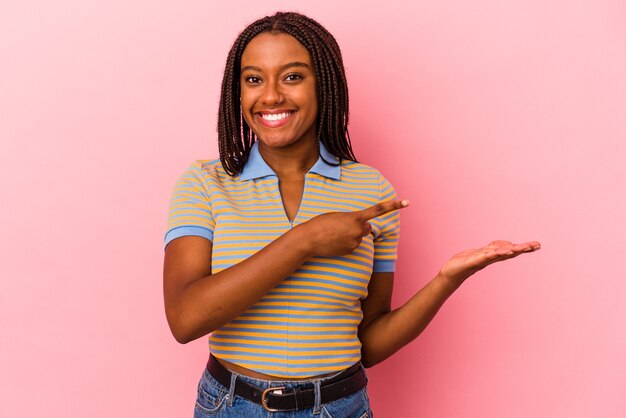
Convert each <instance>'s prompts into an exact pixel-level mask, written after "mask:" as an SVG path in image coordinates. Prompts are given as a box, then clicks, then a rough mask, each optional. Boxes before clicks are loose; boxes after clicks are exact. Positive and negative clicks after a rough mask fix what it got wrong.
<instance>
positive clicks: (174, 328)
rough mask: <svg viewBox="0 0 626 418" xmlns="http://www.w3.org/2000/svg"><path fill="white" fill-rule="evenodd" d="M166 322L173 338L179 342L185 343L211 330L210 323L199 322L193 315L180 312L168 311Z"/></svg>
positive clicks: (212, 328)
mask: <svg viewBox="0 0 626 418" xmlns="http://www.w3.org/2000/svg"><path fill="white" fill-rule="evenodd" d="M166 316H167V322H168V324H169V327H170V331H171V333H172V335H173V336H174V339H176V341H177V342H178V343H180V344H187V343H189V342H191V341H195V340H197V339H198V338H201V337H204V336H205V335H208V334H210V333H211V332H213V330H214V328H215V327H213V326H211V324H207V323H199V322H198V320H195V319H194V318H193V317H189V316H188V315H183V314H180V313H175V312H169V313H168V314H167V315H166Z"/></svg>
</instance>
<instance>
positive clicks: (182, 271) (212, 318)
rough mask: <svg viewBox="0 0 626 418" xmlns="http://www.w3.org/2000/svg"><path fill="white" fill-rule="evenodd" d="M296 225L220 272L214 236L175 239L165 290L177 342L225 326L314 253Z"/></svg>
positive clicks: (168, 255) (169, 250) (167, 262)
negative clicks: (214, 264) (213, 269)
mask: <svg viewBox="0 0 626 418" xmlns="http://www.w3.org/2000/svg"><path fill="white" fill-rule="evenodd" d="M296 229H297V228H294V229H291V230H289V231H288V232H287V233H285V234H283V235H282V236H281V237H280V238H278V239H276V240H275V241H273V242H272V243H270V244H269V245H268V246H266V247H265V248H263V249H262V250H260V251H258V252H257V253H256V254H254V255H252V256H251V257H249V258H247V259H246V260H243V261H242V262H240V263H238V264H235V265H233V266H231V267H229V268H227V269H225V270H222V271H220V272H219V273H216V274H211V248H212V245H213V244H212V242H211V241H209V240H208V239H206V238H203V237H196V236H184V237H180V238H177V239H175V240H173V241H172V242H170V243H169V245H168V246H167V248H166V249H165V261H164V265H163V293H164V299H165V313H166V316H167V321H168V323H169V326H170V329H171V331H172V334H174V338H176V341H178V342H180V343H183V344H185V343H187V342H189V341H193V340H195V339H197V338H200V337H202V336H204V335H206V334H208V333H210V332H212V331H213V330H215V329H217V328H219V327H220V326H222V325H224V324H225V323H227V322H228V321H230V320H231V319H233V318H235V317H237V316H238V315H239V314H240V313H242V312H243V311H245V310H246V309H248V308H249V307H250V306H252V304H254V303H255V302H256V301H258V300H259V299H261V298H262V297H263V296H264V295H265V294H266V293H267V292H269V291H270V290H271V289H272V288H273V287H274V286H276V285H277V284H278V283H279V282H280V281H281V280H283V279H284V278H285V277H287V276H289V274H291V273H293V272H294V271H295V270H296V269H297V268H298V267H299V266H300V265H301V264H302V263H304V261H305V260H306V259H307V258H308V256H309V255H308V254H309V252H308V250H307V248H306V247H305V245H303V244H304V241H303V240H302V239H300V238H299V237H298V235H299V232H298V231H297V230H296Z"/></svg>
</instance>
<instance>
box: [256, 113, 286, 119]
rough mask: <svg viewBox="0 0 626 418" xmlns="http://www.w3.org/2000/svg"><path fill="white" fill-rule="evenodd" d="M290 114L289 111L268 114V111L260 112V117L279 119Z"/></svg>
mask: <svg viewBox="0 0 626 418" xmlns="http://www.w3.org/2000/svg"><path fill="white" fill-rule="evenodd" d="M289 115H291V112H284V113H273V114H269V113H261V117H262V118H263V119H265V120H280V119H285V118H286V117H287V116H289Z"/></svg>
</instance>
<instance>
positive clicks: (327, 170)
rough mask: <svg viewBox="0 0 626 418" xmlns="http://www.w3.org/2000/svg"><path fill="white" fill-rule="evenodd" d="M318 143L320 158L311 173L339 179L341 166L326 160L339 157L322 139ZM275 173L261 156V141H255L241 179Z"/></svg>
mask: <svg viewBox="0 0 626 418" xmlns="http://www.w3.org/2000/svg"><path fill="white" fill-rule="evenodd" d="M318 144H320V158H318V159H317V162H316V163H315V164H313V167H311V169H310V170H309V173H316V174H319V175H322V176H324V177H328V178H331V179H335V180H339V179H340V178H341V167H340V166H338V165H336V166H335V165H330V164H328V163H327V162H326V161H330V162H332V161H337V157H335V156H334V155H332V154H331V153H330V152H328V150H327V149H326V147H325V146H324V144H322V143H321V142H320V141H318ZM324 160H326V161H324ZM275 175H276V173H274V170H272V168H271V167H270V166H269V165H267V163H266V162H265V160H264V159H263V157H262V156H261V153H260V152H259V143H258V142H255V143H254V144H253V145H252V148H251V149H250V154H249V155H248V161H246V164H245V165H244V166H243V170H242V171H241V175H240V177H239V179H240V180H251V179H258V178H260V177H266V176H275Z"/></svg>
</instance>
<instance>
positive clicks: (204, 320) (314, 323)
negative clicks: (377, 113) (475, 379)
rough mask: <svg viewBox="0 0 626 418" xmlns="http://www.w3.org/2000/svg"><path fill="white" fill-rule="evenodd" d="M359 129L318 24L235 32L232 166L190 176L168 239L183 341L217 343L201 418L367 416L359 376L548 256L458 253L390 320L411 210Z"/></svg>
mask: <svg viewBox="0 0 626 418" xmlns="http://www.w3.org/2000/svg"><path fill="white" fill-rule="evenodd" d="M347 124H348V93H347V84H346V80H345V75H344V70H343V63H342V59H341V53H340V50H339V47H338V45H337V43H336V41H335V39H334V38H333V37H332V35H331V34H330V33H328V32H327V31H326V30H325V29H324V28H323V27H322V26H321V25H319V24H318V23H317V22H315V21H313V20H312V19H310V18H307V17H305V16H302V15H300V14H296V13H277V14H276V15H274V16H270V17H265V18H263V19H260V20H258V21H256V22H254V23H252V24H251V25H250V26H248V27H247V28H246V29H245V30H244V31H243V32H242V33H241V34H240V35H239V37H238V38H237V40H236V41H235V44H234V45H233V47H232V49H231V51H230V53H229V55H228V59H227V63H226V70H225V74H224V79H223V84H222V94H221V100H220V111H219V124H218V125H219V126H218V138H219V148H220V160H214V161H198V162H196V163H194V164H193V165H192V166H191V167H190V168H189V169H188V170H187V172H186V173H185V174H183V175H182V176H181V178H180V179H179V181H178V183H177V185H176V188H175V190H174V195H173V197H172V202H171V207H170V216H169V223H168V231H167V233H166V243H165V245H166V250H165V265H164V296H165V308H166V314H167V319H168V322H169V325H170V328H171V330H172V333H173V334H174V336H175V338H176V340H177V341H179V342H181V343H186V342H188V341H192V340H194V339H197V338H200V337H202V336H205V335H207V334H211V335H210V337H209V344H210V351H211V353H212V354H211V356H210V358H209V362H208V363H207V367H206V369H205V371H204V373H203V375H202V378H201V380H200V383H199V385H198V399H197V403H196V408H195V416H196V417H201V416H210V415H215V414H219V415H220V416H243V415H246V416H248V417H255V416H272V414H273V413H276V414H279V415H277V416H283V415H280V414H287V415H285V416H294V417H301V416H302V417H304V416H319V415H320V414H323V415H322V416H326V415H328V416H332V417H361V416H371V411H370V408H369V403H368V398H367V392H366V384H367V378H366V376H365V372H364V370H363V367H369V366H372V365H374V364H377V363H379V362H380V361H382V360H384V359H385V358H387V357H389V356H390V355H391V354H393V353H394V352H396V351H397V350H398V349H400V348H401V347H402V346H404V345H406V344H407V343H408V342H410V341H411V340H413V339H414V338H415V337H416V336H417V335H418V334H419V333H420V332H421V331H422V330H423V329H424V328H425V327H426V326H427V324H428V323H429V322H430V320H431V319H432V318H433V316H434V315H435V314H436V312H437V310H438V309H439V307H440V306H441V305H442V304H443V303H444V301H445V300H446V299H447V298H448V297H449V296H450V295H451V294H452V293H453V292H454V291H455V290H456V289H457V288H458V287H459V286H460V285H461V283H463V281H464V280H465V279H466V278H467V277H469V276H470V275H471V274H473V273H475V272H476V271H478V270H480V269H482V268H484V267H485V266H487V265H489V264H491V263H493V262H496V261H501V260H505V259H508V258H512V257H515V256H517V255H519V254H522V253H524V252H531V251H534V250H537V249H539V243H537V242H528V243H523V244H512V243H510V242H506V241H495V242H492V243H491V244H489V245H488V246H486V247H483V248H480V249H476V250H468V251H465V252H463V253H460V254H458V255H456V256H454V257H453V258H452V259H450V260H449V261H448V262H447V263H446V264H445V265H444V266H443V267H442V269H441V271H440V272H439V274H438V275H437V276H436V277H435V278H434V279H433V280H432V281H431V282H430V283H429V284H427V285H426V286H425V287H424V288H423V289H422V290H420V291H419V292H418V293H417V294H416V295H415V296H414V297H413V298H411V299H410V300H409V301H408V302H407V303H406V304H405V305H403V306H402V307H400V308H398V309H396V310H393V311H392V310H391V309H390V303H391V294H392V286H393V271H394V270H395V259H396V246H397V239H398V233H399V217H398V210H399V209H401V208H403V207H406V206H407V205H408V201H406V200H397V199H396V195H395V192H394V190H393V188H392V186H391V185H390V184H389V183H388V182H387V180H386V179H385V178H384V177H383V176H382V175H381V174H380V173H379V172H378V171H377V170H375V169H373V168H371V167H368V166H366V165H364V164H360V163H357V162H356V159H355V157H354V153H353V152H352V148H351V144H350V141H349V137H348V132H347ZM288 411H289V412H288ZM268 414H270V415H268Z"/></svg>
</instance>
